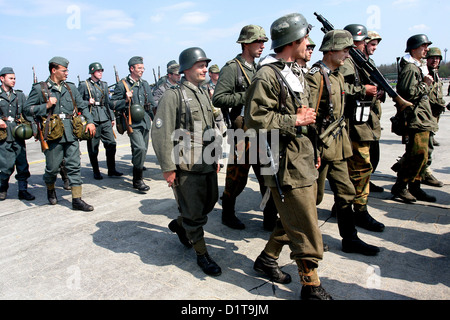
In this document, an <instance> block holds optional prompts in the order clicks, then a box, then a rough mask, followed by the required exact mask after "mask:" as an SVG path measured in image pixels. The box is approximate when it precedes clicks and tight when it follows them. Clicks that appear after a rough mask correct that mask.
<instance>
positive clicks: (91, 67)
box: [89, 62, 104, 74]
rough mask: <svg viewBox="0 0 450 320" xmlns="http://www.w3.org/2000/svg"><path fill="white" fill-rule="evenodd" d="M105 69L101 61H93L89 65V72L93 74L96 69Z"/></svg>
mask: <svg viewBox="0 0 450 320" xmlns="http://www.w3.org/2000/svg"><path fill="white" fill-rule="evenodd" d="M98 70H104V69H103V67H102V65H101V64H100V63H99V62H93V63H91V64H90V65H89V74H93V73H94V72H95V71H98Z"/></svg>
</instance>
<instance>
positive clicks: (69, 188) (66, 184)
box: [59, 161, 72, 190]
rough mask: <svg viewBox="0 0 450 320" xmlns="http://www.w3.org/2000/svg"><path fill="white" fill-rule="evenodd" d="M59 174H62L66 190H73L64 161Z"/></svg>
mask: <svg viewBox="0 0 450 320" xmlns="http://www.w3.org/2000/svg"><path fill="white" fill-rule="evenodd" d="M59 173H60V174H61V179H62V180H63V182H64V190H71V189H72V187H71V186H70V182H69V176H68V175H67V169H66V165H65V162H64V161H63V163H62V164H61V165H60V166H59Z"/></svg>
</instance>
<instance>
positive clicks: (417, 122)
mask: <svg viewBox="0 0 450 320" xmlns="http://www.w3.org/2000/svg"><path fill="white" fill-rule="evenodd" d="M400 68H401V71H400V75H399V79H398V83H397V92H398V94H399V95H400V96H401V97H403V98H404V99H405V100H407V101H409V102H411V103H413V104H414V106H413V107H412V108H407V109H406V110H405V111H406V112H407V122H408V128H409V129H413V130H417V131H430V132H436V131H437V129H438V125H437V123H436V121H434V120H433V115H432V112H431V107H430V98H429V94H430V90H431V87H430V86H428V85H427V84H426V83H425V82H424V81H423V79H424V74H423V72H422V69H421V68H419V66H417V65H416V64H415V63H411V62H408V61H407V60H405V58H402V60H401V61H400Z"/></svg>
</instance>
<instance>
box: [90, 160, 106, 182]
mask: <svg viewBox="0 0 450 320" xmlns="http://www.w3.org/2000/svg"><path fill="white" fill-rule="evenodd" d="M89 160H91V166H92V171H94V179H95V180H102V179H103V176H102V174H101V173H100V168H99V167H98V158H97V156H95V155H89Z"/></svg>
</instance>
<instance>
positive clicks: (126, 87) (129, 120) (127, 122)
mask: <svg viewBox="0 0 450 320" xmlns="http://www.w3.org/2000/svg"><path fill="white" fill-rule="evenodd" d="M122 83H123V86H124V87H125V90H126V92H130V89H129V88H128V86H127V84H126V82H125V80H124V79H123V80H122ZM127 101H128V117H127V115H126V114H125V112H123V113H122V115H123V116H124V118H125V126H126V127H127V133H128V134H132V133H133V128H132V127H131V124H132V121H131V99H130V98H128V97H127Z"/></svg>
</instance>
